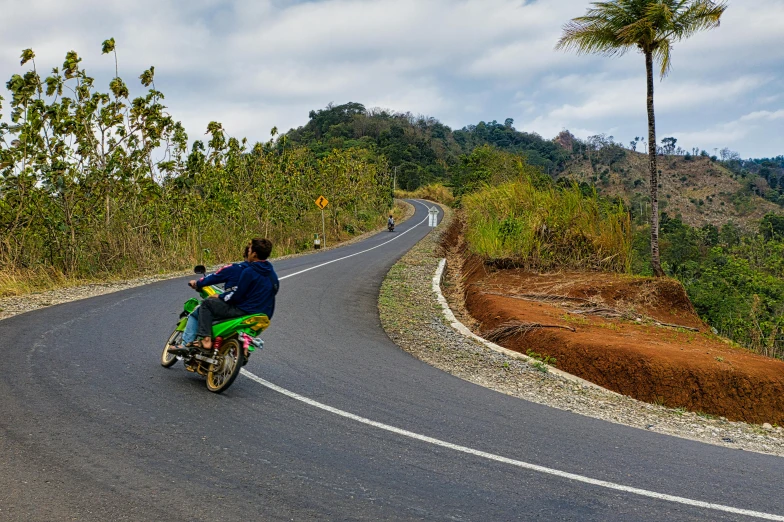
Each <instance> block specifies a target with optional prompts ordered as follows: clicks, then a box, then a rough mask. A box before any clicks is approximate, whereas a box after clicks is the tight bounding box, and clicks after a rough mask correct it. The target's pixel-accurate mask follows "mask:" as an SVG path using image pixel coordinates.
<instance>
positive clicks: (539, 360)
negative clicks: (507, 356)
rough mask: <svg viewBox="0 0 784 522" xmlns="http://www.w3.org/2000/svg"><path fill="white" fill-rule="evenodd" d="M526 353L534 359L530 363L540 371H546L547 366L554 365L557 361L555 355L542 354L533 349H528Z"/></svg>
mask: <svg viewBox="0 0 784 522" xmlns="http://www.w3.org/2000/svg"><path fill="white" fill-rule="evenodd" d="M526 355H527V356H528V357H530V358H531V359H533V360H534V361H533V363H531V365H532V366H533V367H534V368H536V369H537V370H539V371H540V372H542V373H547V372H548V371H549V367H550V366H555V365H556V363H557V362H558V361H557V359H556V358H555V357H551V356H549V355H542V354H541V353H537V352H535V351H533V350H528V351H527V352H526Z"/></svg>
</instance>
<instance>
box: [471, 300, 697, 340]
mask: <svg viewBox="0 0 784 522" xmlns="http://www.w3.org/2000/svg"><path fill="white" fill-rule="evenodd" d="M485 295H497V296H500V297H509V298H512V299H521V300H523V301H535V302H541V303H547V304H551V305H561V306H566V305H567V304H569V303H570V302H571V303H572V304H573V303H574V302H577V303H580V304H579V305H578V306H580V307H581V308H576V309H574V310H567V312H569V313H572V314H578V315H597V316H599V317H604V318H606V319H626V320H628V321H638V322H640V321H644V322H646V323H651V324H653V325H655V326H661V327H666V328H683V329H684V330H689V331H692V332H699V331H700V330H699V328H693V327H691V326H683V325H680V324H671V323H662V322H660V321H657V320H656V319H654V318H652V317H648V316H646V315H642V314H638V313H637V312H636V311H634V310H632V311H631V312H624V311H622V310H618V309H616V308H610V307H607V306H601V305H600V304H599V303H597V302H596V301H592V300H590V299H585V298H582V297H570V296H568V295H555V294H503V293H499V292H485ZM588 305H593V306H590V307H589V306H588ZM499 328H501V327H499ZM561 328H563V327H561ZM572 331H574V330H572ZM523 333H527V332H523ZM506 337H509V336H506Z"/></svg>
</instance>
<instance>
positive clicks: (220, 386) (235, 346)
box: [207, 338, 244, 393]
mask: <svg viewBox="0 0 784 522" xmlns="http://www.w3.org/2000/svg"><path fill="white" fill-rule="evenodd" d="M243 357H244V355H243V354H242V347H241V346H240V343H239V341H238V340H237V339H236V338H235V339H228V340H226V341H224V342H223V345H221V347H220V350H219V351H218V355H217V358H218V362H217V363H216V364H213V365H212V366H211V367H210V371H209V372H207V389H208V390H210V391H211V392H213V393H221V392H223V391H225V390H226V389H227V388H228V387H229V386H231V383H233V382H234V379H236V378H237V375H239V373H240V368H241V367H242V358H243Z"/></svg>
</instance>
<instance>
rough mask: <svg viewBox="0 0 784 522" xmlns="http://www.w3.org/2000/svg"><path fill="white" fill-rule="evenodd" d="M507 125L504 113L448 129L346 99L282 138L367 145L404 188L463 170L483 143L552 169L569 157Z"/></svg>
mask: <svg viewBox="0 0 784 522" xmlns="http://www.w3.org/2000/svg"><path fill="white" fill-rule="evenodd" d="M512 124H513V120H512V119H511V118H509V119H507V120H506V121H505V122H504V123H503V124H500V123H498V122H496V121H492V122H489V123H485V122H479V123H478V124H477V125H469V126H467V127H464V128H463V129H461V130H456V131H452V130H451V129H450V128H449V127H447V126H446V125H443V124H442V123H440V122H439V121H438V120H436V119H434V118H428V117H424V116H413V115H412V114H411V113H392V112H389V111H386V110H380V109H372V110H367V109H366V108H365V106H364V105H362V104H359V103H354V102H349V103H346V104H343V105H336V106H335V105H332V104H330V105H328V106H327V107H326V108H325V109H320V110H318V111H311V112H310V120H309V121H308V123H307V124H306V125H304V126H303V127H299V128H297V129H292V130H290V131H289V132H288V133H287V134H286V137H287V138H288V139H289V141H290V142H291V143H295V144H300V145H304V146H307V147H308V148H310V149H311V150H313V151H314V152H315V153H316V155H317V156H321V155H323V154H325V153H327V152H328V151H331V150H333V149H344V148H349V147H361V148H366V149H368V150H369V151H371V152H372V153H373V154H374V155H376V156H377V157H378V158H379V160H378V161H379V163H380V164H383V165H388V167H386V168H388V169H389V170H390V171H392V170H394V171H395V172H396V174H397V186H398V187H399V188H401V189H403V190H408V191H412V190H415V189H417V188H418V187H420V186H424V185H428V184H431V183H445V184H450V183H451V182H452V180H453V178H454V175H455V171H456V170H457V169H463V170H464V169H465V164H464V161H465V157H466V156H470V155H471V153H472V152H473V151H474V150H475V149H477V148H478V147H481V146H486V145H492V146H494V147H496V148H500V149H503V150H506V151H509V152H514V153H518V154H524V155H525V156H526V157H527V160H528V163H529V164H532V165H535V166H539V167H541V169H542V170H543V171H546V172H548V173H552V174H555V173H556V172H558V171H559V170H560V169H561V168H562V167H563V165H564V164H565V162H566V161H567V160H568V159H569V156H570V152H569V151H567V150H565V149H564V148H563V147H561V146H559V145H557V144H555V143H554V142H552V141H548V140H544V139H542V137H541V136H539V135H537V134H529V133H525V132H519V131H517V130H515V128H514V127H513V126H512ZM395 167H397V168H395ZM458 175H460V173H458Z"/></svg>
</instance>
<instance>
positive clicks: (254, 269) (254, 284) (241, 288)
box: [218, 261, 280, 319]
mask: <svg viewBox="0 0 784 522" xmlns="http://www.w3.org/2000/svg"><path fill="white" fill-rule="evenodd" d="M279 287H280V282H279V281H278V274H276V273H275V269H274V268H272V263H270V262H269V261H255V262H253V263H249V266H248V268H246V269H245V270H243V271H242V275H241V276H240V281H239V284H238V285H237V289H236V290H231V291H227V292H223V293H222V294H221V295H220V296H218V297H220V298H221V299H223V300H224V301H225V302H227V303H229V304H231V305H234V306H236V307H237V308H239V309H240V310H242V311H244V312H248V315H250V314H265V315H266V316H267V317H269V318H270V319H272V314H273V313H275V294H277V293H278V288H279Z"/></svg>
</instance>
